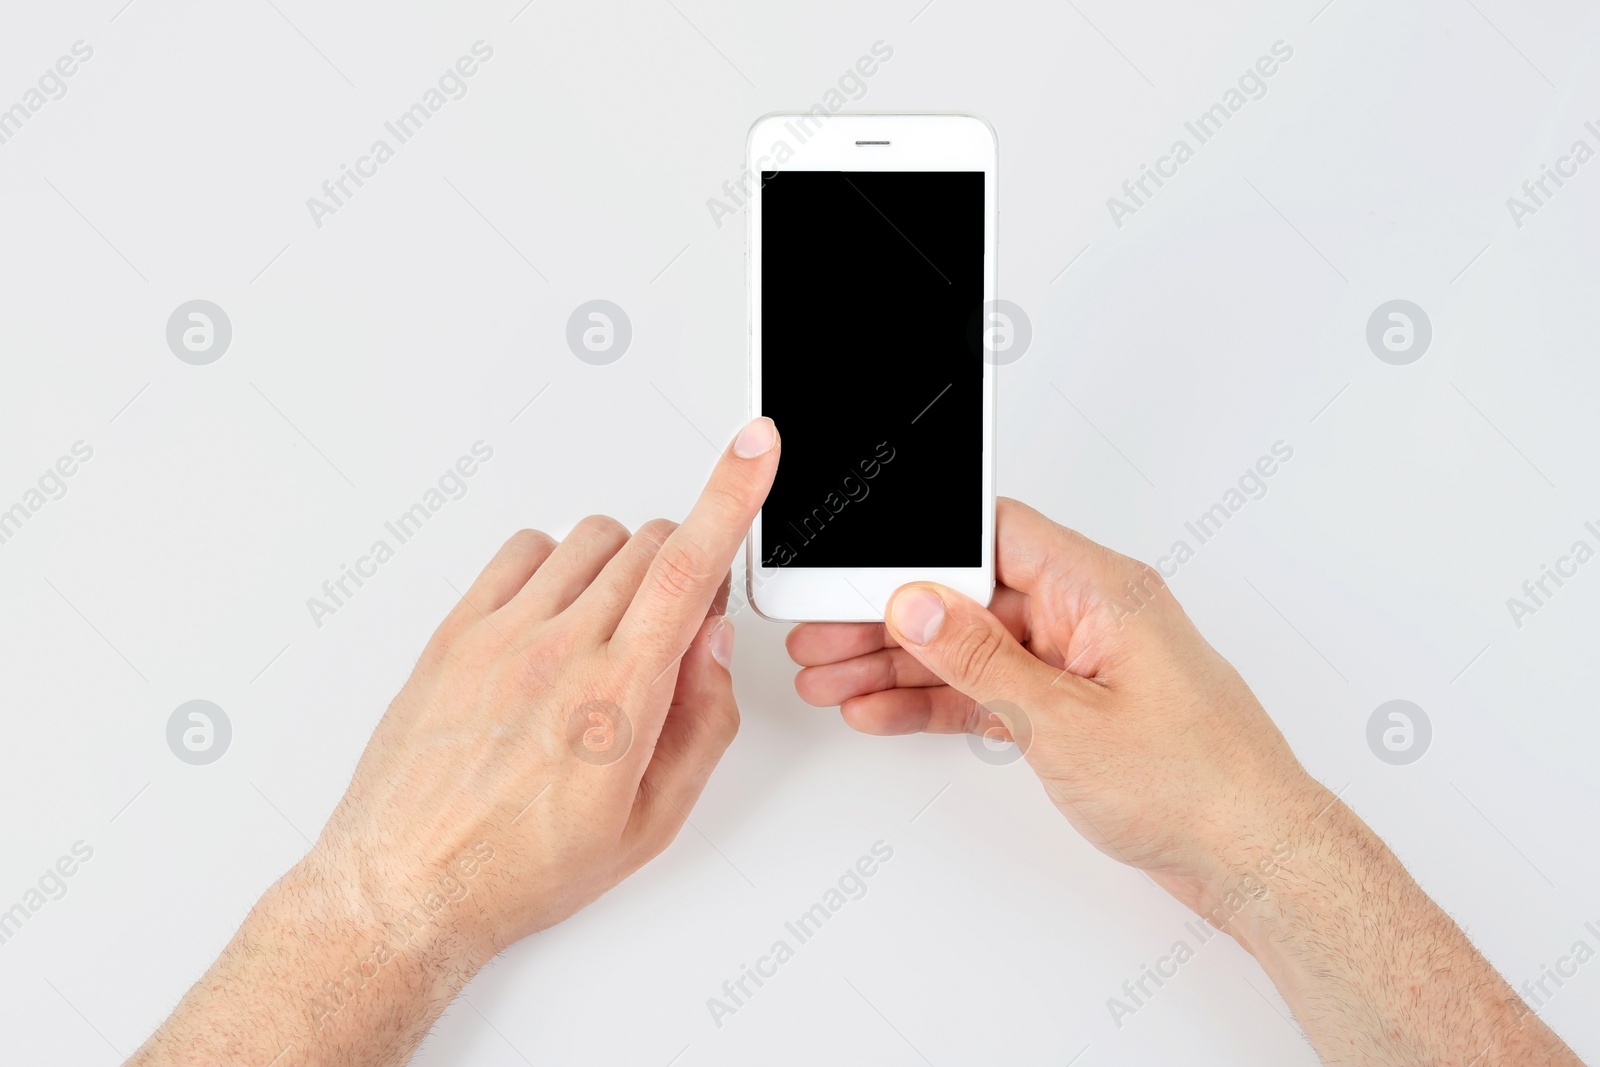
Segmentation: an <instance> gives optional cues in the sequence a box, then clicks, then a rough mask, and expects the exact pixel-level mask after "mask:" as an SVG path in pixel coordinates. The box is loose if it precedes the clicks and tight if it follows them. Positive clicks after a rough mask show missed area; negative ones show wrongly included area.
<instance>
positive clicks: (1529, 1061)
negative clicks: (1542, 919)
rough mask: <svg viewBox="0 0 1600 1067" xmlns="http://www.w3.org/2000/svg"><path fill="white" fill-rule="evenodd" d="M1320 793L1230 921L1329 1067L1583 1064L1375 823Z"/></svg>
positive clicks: (1287, 831)
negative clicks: (1368, 1066)
mask: <svg viewBox="0 0 1600 1067" xmlns="http://www.w3.org/2000/svg"><path fill="white" fill-rule="evenodd" d="M1319 794H1320V795H1319ZM1323 795H1326V793H1325V791H1321V790H1317V791H1313V792H1312V793H1311V794H1309V796H1308V798H1307V801H1306V802H1297V803H1296V805H1295V807H1296V808H1303V810H1297V811H1296V812H1295V816H1294V817H1292V818H1285V819H1283V820H1282V821H1281V823H1280V824H1279V826H1278V828H1277V830H1276V836H1279V837H1280V839H1281V841H1283V842H1286V843H1287V845H1288V846H1289V847H1288V848H1286V849H1283V850H1282V852H1289V851H1291V850H1292V855H1291V856H1290V858H1288V859H1287V860H1284V861H1283V862H1281V863H1274V864H1273V865H1272V867H1273V869H1272V874H1271V876H1270V877H1264V878H1259V881H1260V883H1261V884H1262V886H1263V887H1264V888H1263V890H1262V891H1260V893H1259V895H1258V896H1256V897H1251V898H1250V900H1249V903H1248V904H1247V906H1245V907H1243V908H1241V909H1240V910H1239V911H1238V912H1237V914H1236V915H1234V916H1233V917H1232V918H1231V920H1230V921H1229V922H1228V924H1227V928H1228V930H1229V932H1230V933H1231V934H1233V936H1234V937H1235V939H1236V940H1238V941H1239V943H1240V944H1241V945H1243V946H1244V947H1245V949H1246V950H1248V951H1249V952H1250V953H1251V954H1252V955H1254V956H1255V957H1256V959H1257V960H1258V961H1260V963H1261V965H1262V967H1263V968H1264V969H1265V970H1266V972H1267V974H1268V975H1269V976H1270V977H1271V978H1272V981H1273V983H1274V984H1275V985H1276V986H1277V987H1278V990H1279V992H1281V993H1282V994H1283V997H1284V999H1285V1000H1286V1001H1287V1002H1288V1003H1289V1006H1290V1008H1291V1009H1292V1010H1293V1011H1294V1014H1295V1017H1296V1018H1297V1019H1298V1020H1299V1021H1300V1025H1301V1027H1302V1028H1303V1029H1304V1030H1305V1033H1306V1036H1307V1037H1308V1038H1309V1039H1310V1041H1311V1043H1312V1045H1313V1046H1314V1047H1315V1048H1316V1050H1317V1052H1318V1054H1319V1055H1320V1056H1321V1057H1322V1059H1323V1061H1324V1062H1326V1063H1330V1064H1370V1063H1383V1064H1390V1065H1412V1064H1416V1065H1424V1064H1426V1065H1430V1067H1433V1065H1460V1067H1467V1065H1471V1067H1490V1065H1493V1064H1517V1065H1519V1067H1540V1065H1579V1067H1581V1064H1580V1062H1579V1060H1578V1058H1577V1057H1576V1056H1575V1055H1573V1053H1572V1052H1571V1051H1570V1050H1569V1049H1568V1048H1567V1047H1566V1045H1565V1044H1563V1043H1562V1041H1561V1040H1560V1039H1559V1038H1558V1037H1556V1036H1555V1034H1554V1033H1553V1032H1552V1031H1551V1030H1550V1029H1549V1027H1547V1026H1545V1024H1544V1023H1543V1022H1542V1021H1541V1020H1540V1019H1539V1018H1538V1017H1537V1016H1535V1015H1534V1014H1533V1013H1532V1012H1531V1011H1529V1010H1528V1009H1527V1007H1526V1006H1525V1005H1524V1004H1523V1002H1522V1000H1521V999H1520V998H1519V997H1518V996H1517V995H1516V993H1515V992H1514V991H1513V990H1512V989H1511V987H1510V986H1509V985H1508V984H1507V983H1506V982H1505V980H1504V979H1502V978H1501V977H1500V975H1499V974H1498V973H1496V971H1495V970H1494V968H1493V967H1492V966H1490V964H1489V962H1488V961H1487V960H1485V959H1484V958H1483V956H1482V955H1481V954H1480V953H1479V952H1478V950H1477V949H1476V948H1474V947H1473V945H1472V943H1471V942H1470V941H1469V940H1468V939H1467V937H1466V935H1465V934H1464V933H1462V932H1461V930H1460V929H1459V928H1458V927H1457V926H1456V925H1455V923H1454V922H1452V921H1451V920H1450V918H1449V916H1447V915H1446V914H1445V913H1444V912H1443V910H1441V909H1440V908H1439V906H1438V905H1437V904H1435V903H1434V902H1433V901H1432V900H1431V899H1429V897H1428V896H1427V894H1426V893H1424V892H1423V891H1422V889H1421V887H1419V886H1418V885H1417V883H1416V882H1415V881H1414V880H1413V879H1412V878H1411V876H1410V874H1408V873H1407V872H1406V870H1405V867H1404V866H1403V865H1402V864H1401V863H1400V861H1399V859H1398V858H1396V857H1395V855H1394V853H1392V852H1391V851H1389V849H1388V848H1387V847H1386V846H1385V845H1384V844H1383V842H1382V841H1381V840H1380V839H1379V838H1378V836H1377V835H1376V834H1375V833H1373V832H1372V830H1371V829H1370V828H1369V827H1368V826H1367V825H1366V823H1364V822H1362V821H1361V819H1360V818H1359V817H1358V816H1357V815H1355V813H1354V812H1352V811H1350V809H1349V808H1347V807H1346V806H1345V805H1344V804H1343V803H1342V802H1339V801H1337V800H1335V799H1333V798H1332V797H1331V796H1327V799H1326V800H1325V801H1324V800H1322V799H1321V797H1322V796H1323ZM1313 803H1315V804H1316V805H1317V806H1316V807H1313V806H1312V804H1313ZM1323 805H1325V806H1323ZM1319 807H1320V808H1321V810H1320V813H1319V811H1318V808H1319ZM1280 855H1281V853H1280ZM1240 859H1242V857H1240V858H1236V859H1235V860H1234V861H1233V864H1232V866H1233V867H1234V868H1235V870H1237V869H1238V866H1239V862H1240ZM1249 867H1253V868H1254V869H1256V870H1257V871H1259V861H1249V864H1248V867H1247V869H1249ZM1236 877H1237V875H1236Z"/></svg>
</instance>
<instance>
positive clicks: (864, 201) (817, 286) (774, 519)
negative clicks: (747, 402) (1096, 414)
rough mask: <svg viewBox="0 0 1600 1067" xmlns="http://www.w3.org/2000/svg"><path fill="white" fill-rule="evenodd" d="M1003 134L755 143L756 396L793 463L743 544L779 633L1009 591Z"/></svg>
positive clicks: (894, 127) (901, 128)
mask: <svg viewBox="0 0 1600 1067" xmlns="http://www.w3.org/2000/svg"><path fill="white" fill-rule="evenodd" d="M997 157H998V143H997V140H996V138H995V133H994V129H993V128H992V127H991V126H990V125H989V124H988V123H987V122H985V121H983V120H982V119H979V118H974V117H971V116H967V115H838V114H836V115H828V114H824V113H822V110H821V109H820V108H818V109H816V110H815V111H813V112H811V113H806V114H793V115H787V114H779V115H768V116H765V117H764V118H762V119H760V120H759V121H758V122H756V124H755V125H754V126H753V127H752V128H751V130H750V139H749V162H748V168H749V169H748V177H749V179H750V186H751V195H750V199H749V201H748V204H747V207H746V213H747V216H748V224H749V234H748V246H747V247H748V269H749V282H750V398H751V409H752V412H753V414H755V415H766V416H769V417H770V418H772V419H773V421H774V422H776V423H777V425H778V431H779V433H780V434H782V437H783V458H782V459H781V460H780V461H779V464H778V475H777V480H776V482H775V483H774V484H773V487H772V492H771V494H770V495H769V496H768V497H767V501H766V505H765V506H764V507H763V508H762V510H761V513H760V515H759V516H757V518H756V521H755V524H754V526H753V527H752V528H751V532H750V539H749V542H748V544H747V546H746V550H745V551H746V556H745V562H746V575H747V577H746V595H747V597H748V599H749V602H750V604H751V605H752V606H753V607H754V608H755V609H756V611H758V612H759V613H760V614H761V615H763V616H765V617H767V618H769V619H777V620H782V621H795V622H798V621H839V622H854V621H879V620H881V619H882V618H883V612H884V607H885V605H886V604H887V603H888V600H889V597H890V595H891V594H892V593H893V592H894V591H895V589H896V588H898V587H899V586H901V585H903V584H905V583H906V582H910V581H918V580H926V581H936V582H940V583H942V584H944V585H947V586H950V587H951V588H954V589H957V590H959V591H961V592H963V593H966V594H967V595H968V596H970V597H972V598H973V599H975V600H977V601H978V602H979V603H982V604H987V603H988V601H989V597H990V595H991V593H992V592H993V590H994V473H993V469H994V462H993V458H994V371H995V368H994V363H993V362H992V361H991V360H990V359H986V358H984V357H985V352H984V349H983V347H982V346H983V344H984V343H985V342H986V340H987V333H986V327H987V319H988V315H989V312H990V310H991V309H992V308H993V306H994V304H993V302H994V301H995V300H996V299H997V293H996V274H997V271H996V263H995V229H996V207H997V200H996V196H995V168H996V163H997Z"/></svg>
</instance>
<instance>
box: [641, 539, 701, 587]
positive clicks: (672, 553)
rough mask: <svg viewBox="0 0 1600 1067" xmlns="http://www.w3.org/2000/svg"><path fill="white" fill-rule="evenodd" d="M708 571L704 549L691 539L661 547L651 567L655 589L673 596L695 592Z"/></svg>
mask: <svg viewBox="0 0 1600 1067" xmlns="http://www.w3.org/2000/svg"><path fill="white" fill-rule="evenodd" d="M710 571H711V568H710V565H709V563H708V561H707V558H706V552H705V550H704V549H702V548H701V547H700V546H699V545H697V544H695V543H694V542H693V541H683V542H681V543H678V544H675V545H673V546H672V547H671V548H668V549H663V550H662V551H661V553H660V554H659V555H657V556H656V561H655V566H654V567H653V568H652V573H653V574H654V582H655V587H656V589H657V590H658V591H659V592H661V593H662V594H664V595H666V596H669V597H674V598H676V597H684V596H689V595H691V594H693V593H695V592H696V591H697V590H698V589H699V588H700V587H701V586H702V585H704V584H705V582H706V576H707V575H708V574H709V573H710Z"/></svg>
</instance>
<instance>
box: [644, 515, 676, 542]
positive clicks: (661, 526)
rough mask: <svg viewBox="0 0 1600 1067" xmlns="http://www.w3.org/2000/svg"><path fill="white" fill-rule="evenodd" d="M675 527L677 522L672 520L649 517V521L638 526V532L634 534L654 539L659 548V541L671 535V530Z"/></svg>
mask: <svg viewBox="0 0 1600 1067" xmlns="http://www.w3.org/2000/svg"><path fill="white" fill-rule="evenodd" d="M677 528H678V524H677V523H675V522H673V521H672V520H671V519H651V520H650V521H649V522H647V523H645V524H644V525H643V526H641V527H639V532H638V533H636V534H635V535H634V536H635V537H643V538H646V539H648V540H651V541H654V542H655V543H656V547H658V548H659V547H660V546H661V542H663V541H665V540H666V539H667V538H668V537H670V536H672V531H673V530H676V529H677Z"/></svg>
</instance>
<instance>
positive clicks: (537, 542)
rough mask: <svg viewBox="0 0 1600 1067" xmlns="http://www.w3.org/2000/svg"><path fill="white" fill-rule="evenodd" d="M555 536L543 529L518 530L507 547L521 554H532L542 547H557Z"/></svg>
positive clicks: (507, 543)
mask: <svg viewBox="0 0 1600 1067" xmlns="http://www.w3.org/2000/svg"><path fill="white" fill-rule="evenodd" d="M555 544H556V542H555V538H553V537H551V536H550V535H549V534H547V533H545V532H544V531H543V530H518V531H517V532H516V533H514V534H512V535H511V539H510V540H508V541H507V542H506V547H507V548H508V549H510V550H511V551H513V552H516V553H518V554H519V555H524V556H531V555H533V554H534V553H535V552H538V551H540V550H542V549H549V548H554V547H555Z"/></svg>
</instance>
